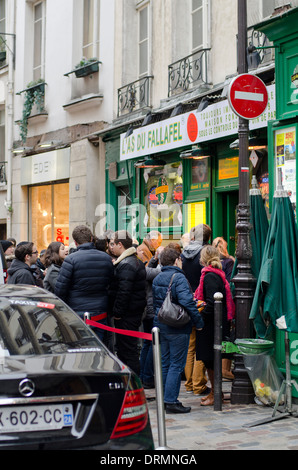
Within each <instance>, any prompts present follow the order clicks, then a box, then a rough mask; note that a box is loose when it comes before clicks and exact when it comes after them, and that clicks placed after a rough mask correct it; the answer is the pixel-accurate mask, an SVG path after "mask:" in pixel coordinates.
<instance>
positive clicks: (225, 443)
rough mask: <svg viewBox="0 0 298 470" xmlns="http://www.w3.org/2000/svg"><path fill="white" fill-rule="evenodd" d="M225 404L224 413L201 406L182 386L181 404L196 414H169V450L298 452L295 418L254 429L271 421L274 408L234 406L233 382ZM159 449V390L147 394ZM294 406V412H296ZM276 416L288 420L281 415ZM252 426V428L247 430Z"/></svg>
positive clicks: (228, 384) (225, 387)
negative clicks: (258, 423)
mask: <svg viewBox="0 0 298 470" xmlns="http://www.w3.org/2000/svg"><path fill="white" fill-rule="evenodd" d="M222 389H223V391H224V396H225V401H224V403H223V405H222V411H214V408H213V406H208V407H203V406H200V401H201V399H200V398H199V397H197V396H195V395H193V394H189V393H186V391H185V387H184V383H183V382H182V384H181V390H180V395H179V400H180V401H181V402H182V403H183V404H184V405H185V406H191V408H192V410H191V412H190V413H187V414H176V415H175V414H165V424H166V443H167V447H168V448H169V450H298V419H297V418H295V417H294V414H292V415H291V416H290V417H283V418H282V419H279V420H277V421H273V422H270V423H266V424H262V425H258V426H253V427H250V425H251V424H256V422H258V421H260V420H263V419H266V418H271V417H272V413H273V408H271V407H265V406H260V405H257V404H251V405H231V403H230V391H231V382H223V387H222ZM145 392H146V396H147V400H148V406H149V413H150V420H151V427H152V432H153V437H154V443H155V447H156V448H157V447H158V445H159V442H158V424H157V423H158V421H157V409H156V400H155V396H156V394H155V390H154V389H151V390H146V391H145ZM296 409H297V407H296V405H295V406H293V412H294V411H296ZM276 416H279V417H280V416H284V415H283V414H281V413H279V412H278V413H277V415H276ZM247 425H249V427H246V426H247Z"/></svg>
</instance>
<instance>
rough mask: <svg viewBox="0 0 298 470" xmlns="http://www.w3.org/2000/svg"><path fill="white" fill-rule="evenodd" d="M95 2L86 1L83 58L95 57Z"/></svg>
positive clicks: (91, 0) (92, 0)
mask: <svg viewBox="0 0 298 470" xmlns="http://www.w3.org/2000/svg"><path fill="white" fill-rule="evenodd" d="M93 36H94V0H84V23H83V56H84V57H86V58H88V59H91V58H92V57H93V46H92V45H93V40H94V38H93Z"/></svg>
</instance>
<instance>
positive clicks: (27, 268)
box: [7, 242, 38, 286]
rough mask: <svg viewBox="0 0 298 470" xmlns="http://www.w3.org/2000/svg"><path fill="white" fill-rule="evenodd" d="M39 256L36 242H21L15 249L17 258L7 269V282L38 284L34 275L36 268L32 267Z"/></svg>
mask: <svg viewBox="0 0 298 470" xmlns="http://www.w3.org/2000/svg"><path fill="white" fill-rule="evenodd" d="M37 258H38V251H37V248H36V246H35V245H34V243H32V242H21V243H19V244H18V245H17V247H16V249H15V259H14V260H13V262H12V263H11V266H10V268H9V269H8V271H7V273H8V280H7V284H29V285H31V286H35V285H37V283H36V278H35V277H34V273H35V270H34V269H32V268H31V266H32V265H34V264H35V263H36V260H37Z"/></svg>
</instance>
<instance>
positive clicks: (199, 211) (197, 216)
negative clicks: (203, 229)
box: [186, 201, 206, 232]
mask: <svg viewBox="0 0 298 470" xmlns="http://www.w3.org/2000/svg"><path fill="white" fill-rule="evenodd" d="M205 223H206V202H205V201H201V202H194V203H191V204H187V230H186V231H187V232H189V231H190V229H191V228H192V227H195V226H196V225H198V224H205Z"/></svg>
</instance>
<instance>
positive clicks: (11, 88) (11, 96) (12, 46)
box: [5, 0, 16, 238]
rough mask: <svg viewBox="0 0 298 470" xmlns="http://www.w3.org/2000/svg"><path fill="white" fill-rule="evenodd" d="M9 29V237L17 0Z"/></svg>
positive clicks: (13, 6)
mask: <svg viewBox="0 0 298 470" xmlns="http://www.w3.org/2000/svg"><path fill="white" fill-rule="evenodd" d="M9 7H10V9H9V14H8V25H7V26H8V31H9V36H7V42H8V44H9V54H8V82H7V95H6V96H7V100H6V115H7V117H6V122H7V132H6V137H7V141H6V151H5V154H6V155H5V160H6V161H7V173H6V177H7V196H6V201H7V202H6V209H7V238H9V237H11V236H12V212H11V211H10V210H9V209H10V208H11V207H12V148H13V129H14V69H15V8H16V6H15V0H11V1H10V2H9Z"/></svg>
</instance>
